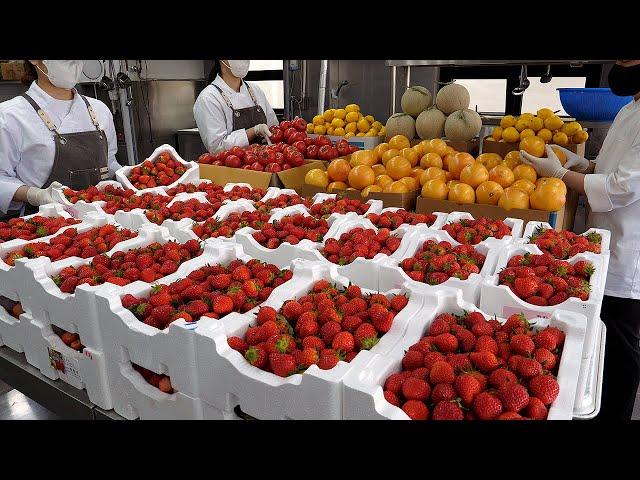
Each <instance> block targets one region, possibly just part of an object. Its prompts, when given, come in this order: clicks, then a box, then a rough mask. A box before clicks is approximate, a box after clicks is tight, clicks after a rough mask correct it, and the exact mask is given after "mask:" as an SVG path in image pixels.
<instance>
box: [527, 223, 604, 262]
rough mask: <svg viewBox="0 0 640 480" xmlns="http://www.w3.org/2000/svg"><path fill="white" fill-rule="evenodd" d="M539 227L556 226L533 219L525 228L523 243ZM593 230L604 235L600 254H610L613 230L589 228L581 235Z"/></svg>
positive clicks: (550, 228)
mask: <svg viewBox="0 0 640 480" xmlns="http://www.w3.org/2000/svg"><path fill="white" fill-rule="evenodd" d="M538 227H542V228H545V229H547V230H554V228H553V227H552V226H551V225H549V224H548V223H547V222H534V221H531V222H529V223H527V226H526V228H525V229H524V233H523V235H522V243H524V244H528V243H529V239H530V238H531V235H533V233H534V232H535V230H536V228H538ZM592 232H595V233H599V234H600V236H601V237H602V242H601V243H600V254H608V253H609V244H610V243H611V232H610V231H609V230H604V229H602V228H590V229H589V230H587V231H586V232H584V233H581V234H580V235H582V236H584V235H587V234H588V233H592Z"/></svg>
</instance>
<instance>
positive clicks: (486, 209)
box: [416, 190, 578, 230]
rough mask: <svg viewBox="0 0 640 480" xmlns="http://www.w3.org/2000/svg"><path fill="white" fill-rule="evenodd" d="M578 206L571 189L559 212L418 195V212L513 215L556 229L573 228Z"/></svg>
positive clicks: (525, 220)
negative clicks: (507, 207)
mask: <svg viewBox="0 0 640 480" xmlns="http://www.w3.org/2000/svg"><path fill="white" fill-rule="evenodd" d="M577 206H578V195H577V194H576V193H575V192H574V191H572V190H569V192H568V194H567V202H566V203H565V205H564V207H563V208H562V209H561V210H558V211H557V212H545V211H543V210H533V209H526V210H525V209H516V208H514V209H511V210H505V209H503V208H501V207H498V206H497V205H483V204H480V203H472V204H460V203H455V202H450V201H448V200H433V199H431V198H423V197H418V200H417V202H416V213H432V212H454V211H458V212H469V213H471V215H473V216H474V217H475V218H478V217H489V218H493V219H500V220H504V219H505V218H507V217H513V218H521V219H522V220H524V223H525V224H526V223H527V222H530V221H541V222H547V223H549V225H551V226H552V227H553V228H555V229H556V230H572V229H573V220H574V217H575V214H576V208H577Z"/></svg>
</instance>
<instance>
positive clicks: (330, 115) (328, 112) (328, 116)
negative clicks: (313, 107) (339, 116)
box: [322, 108, 334, 122]
mask: <svg viewBox="0 0 640 480" xmlns="http://www.w3.org/2000/svg"><path fill="white" fill-rule="evenodd" d="M333 112H334V109H333V108H330V109H329V110H325V111H324V113H323V114H322V116H323V117H324V119H325V121H327V122H330V121H331V120H333Z"/></svg>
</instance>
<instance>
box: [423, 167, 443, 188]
mask: <svg viewBox="0 0 640 480" xmlns="http://www.w3.org/2000/svg"><path fill="white" fill-rule="evenodd" d="M435 179H438V180H442V181H443V182H446V181H447V174H446V172H445V171H444V170H442V169H441V168H438V167H429V168H427V169H426V170H425V171H424V172H422V174H421V175H420V183H421V184H422V185H424V184H425V183H427V182H428V181H429V180H435Z"/></svg>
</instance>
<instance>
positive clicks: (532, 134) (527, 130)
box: [520, 128, 536, 140]
mask: <svg viewBox="0 0 640 480" xmlns="http://www.w3.org/2000/svg"><path fill="white" fill-rule="evenodd" d="M535 136H536V132H534V131H533V130H532V129H530V128H525V129H524V130H522V131H521V132H520V140H522V139H523V138H527V137H535Z"/></svg>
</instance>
